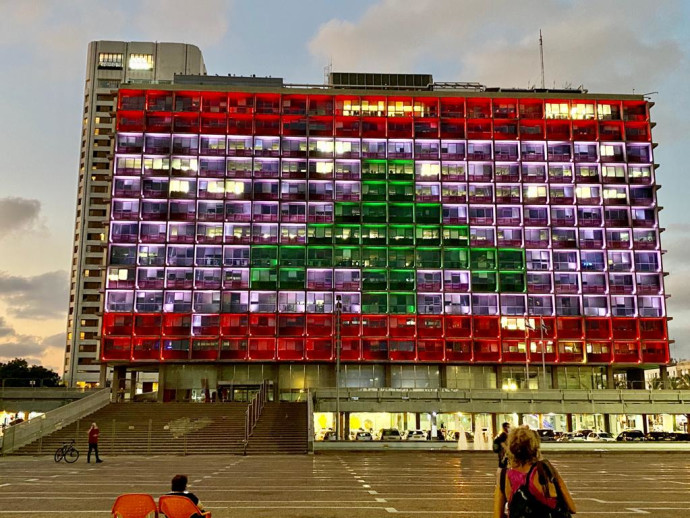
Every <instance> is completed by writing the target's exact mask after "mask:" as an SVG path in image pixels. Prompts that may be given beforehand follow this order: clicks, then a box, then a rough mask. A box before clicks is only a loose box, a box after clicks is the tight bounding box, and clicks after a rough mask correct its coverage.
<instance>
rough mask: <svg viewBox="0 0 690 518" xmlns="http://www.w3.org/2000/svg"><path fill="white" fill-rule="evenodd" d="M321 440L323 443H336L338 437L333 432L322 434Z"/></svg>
mask: <svg viewBox="0 0 690 518" xmlns="http://www.w3.org/2000/svg"><path fill="white" fill-rule="evenodd" d="M323 440H324V441H337V440H338V436H337V435H336V434H335V432H333V431H328V432H326V433H325V434H323Z"/></svg>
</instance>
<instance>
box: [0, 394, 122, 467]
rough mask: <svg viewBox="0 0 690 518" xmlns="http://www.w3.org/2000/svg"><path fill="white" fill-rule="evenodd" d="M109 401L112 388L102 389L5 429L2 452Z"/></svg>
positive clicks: (91, 411)
mask: <svg viewBox="0 0 690 518" xmlns="http://www.w3.org/2000/svg"><path fill="white" fill-rule="evenodd" d="M108 403H110V389H101V390H99V391H97V392H94V393H92V394H90V395H88V396H86V397H84V398H82V399H78V400H77V401H74V402H72V403H69V404H67V405H64V406H61V407H58V408H56V409H55V410H51V411H50V412H47V413H45V414H43V415H42V416H39V417H35V418H34V419H31V420H29V421H24V422H23V423H19V424H16V425H13V426H10V427H8V428H6V429H5V434H4V436H3V441H2V449H1V450H2V454H3V455H6V454H8V453H11V452H13V451H15V450H17V449H19V448H21V447H22V446H25V445H27V444H29V443H32V442H33V441H36V440H39V439H42V438H43V437H45V436H46V435H49V434H51V433H53V432H55V431H57V430H60V429H61V428H64V427H65V426H68V425H70V424H72V423H74V422H75V421H79V419H81V418H82V417H85V416H87V415H89V414H92V413H93V412H95V411H96V410H100V409H101V408H103V407H104V406H106V405H107V404H108Z"/></svg>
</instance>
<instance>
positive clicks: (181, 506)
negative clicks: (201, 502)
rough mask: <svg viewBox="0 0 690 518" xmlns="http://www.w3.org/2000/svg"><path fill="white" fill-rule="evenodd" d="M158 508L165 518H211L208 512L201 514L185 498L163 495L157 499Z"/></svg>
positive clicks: (192, 503)
mask: <svg viewBox="0 0 690 518" xmlns="http://www.w3.org/2000/svg"><path fill="white" fill-rule="evenodd" d="M158 508H159V509H160V512H161V514H164V515H165V516H167V518H190V517H191V516H202V517H203V518H211V513H210V512H203V511H202V510H201V509H199V508H198V507H197V506H196V505H194V502H192V501H191V500H190V499H189V498H187V497H186V496H177V495H163V496H161V497H160V498H159V499H158Z"/></svg>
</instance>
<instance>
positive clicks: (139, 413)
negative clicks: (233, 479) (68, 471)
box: [16, 403, 247, 457]
mask: <svg viewBox="0 0 690 518" xmlns="http://www.w3.org/2000/svg"><path fill="white" fill-rule="evenodd" d="M246 409H247V405H246V404H244V403H215V404H213V403H211V404H203V403H125V404H122V403H120V404H117V403H111V404H109V405H107V406H106V407H104V408H102V409H101V410H99V411H97V412H94V413H93V414H91V415H89V416H86V417H84V418H82V419H81V420H79V422H78V424H77V423H72V424H71V425H69V426H66V427H65V428H63V429H61V430H59V431H57V432H55V433H53V434H51V435H49V436H47V437H44V438H43V439H42V440H39V441H35V442H33V443H31V444H28V445H26V446H24V447H22V448H20V449H19V450H18V451H17V452H16V454H18V455H37V454H52V453H54V452H55V450H56V449H57V448H58V447H59V446H61V445H62V444H63V443H64V442H67V441H69V440H71V439H74V438H75V437H76V441H77V442H76V447H77V449H78V450H79V451H80V452H81V453H82V455H85V454H86V452H87V451H88V437H87V432H88V430H89V428H90V426H91V423H92V422H96V423H97V424H98V427H99V428H100V430H101V435H100V440H99V443H98V449H99V452H100V453H101V455H102V456H103V457H107V456H109V455H185V454H186V455H195V454H209V455H210V454H242V453H243V451H244V426H245V417H244V414H245V411H246ZM149 422H150V427H149Z"/></svg>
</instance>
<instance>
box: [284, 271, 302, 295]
mask: <svg viewBox="0 0 690 518" xmlns="http://www.w3.org/2000/svg"><path fill="white" fill-rule="evenodd" d="M304 281H305V272H304V270H302V269H300V268H281V269H280V273H279V274H278V289H281V290H303V289H304Z"/></svg>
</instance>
